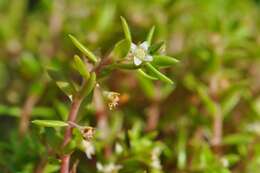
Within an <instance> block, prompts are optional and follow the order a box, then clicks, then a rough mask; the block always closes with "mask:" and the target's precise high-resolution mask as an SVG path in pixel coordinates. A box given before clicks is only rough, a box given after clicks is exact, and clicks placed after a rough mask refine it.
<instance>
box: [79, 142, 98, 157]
mask: <svg viewBox="0 0 260 173" xmlns="http://www.w3.org/2000/svg"><path fill="white" fill-rule="evenodd" d="M82 146H83V148H84V150H85V154H86V156H87V158H88V159H92V155H94V154H95V148H94V146H93V144H92V143H91V142H90V141H87V140H82Z"/></svg>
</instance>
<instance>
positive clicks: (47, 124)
mask: <svg viewBox="0 0 260 173" xmlns="http://www.w3.org/2000/svg"><path fill="white" fill-rule="evenodd" d="M32 123H33V124H36V125H38V126H43V127H66V126H68V125H69V124H68V123H66V122H63V121H57V120H33V121H32Z"/></svg>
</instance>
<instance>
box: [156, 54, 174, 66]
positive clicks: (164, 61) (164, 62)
mask: <svg viewBox="0 0 260 173" xmlns="http://www.w3.org/2000/svg"><path fill="white" fill-rule="evenodd" d="M178 62H179V60H177V59H175V58H173V57H170V56H167V55H153V61H152V64H153V65H157V66H159V67H170V66H172V65H174V64H176V63H178Z"/></svg>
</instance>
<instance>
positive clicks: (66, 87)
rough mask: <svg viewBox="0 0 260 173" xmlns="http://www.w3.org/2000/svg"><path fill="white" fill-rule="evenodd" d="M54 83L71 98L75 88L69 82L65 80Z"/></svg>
mask: <svg viewBox="0 0 260 173" xmlns="http://www.w3.org/2000/svg"><path fill="white" fill-rule="evenodd" d="M56 84H57V86H58V87H59V88H60V89H61V90H62V91H63V92H64V93H65V94H66V95H67V96H68V97H69V98H70V99H72V96H73V95H74V94H75V90H74V88H73V86H72V85H71V84H70V83H68V82H65V81H57V82H56Z"/></svg>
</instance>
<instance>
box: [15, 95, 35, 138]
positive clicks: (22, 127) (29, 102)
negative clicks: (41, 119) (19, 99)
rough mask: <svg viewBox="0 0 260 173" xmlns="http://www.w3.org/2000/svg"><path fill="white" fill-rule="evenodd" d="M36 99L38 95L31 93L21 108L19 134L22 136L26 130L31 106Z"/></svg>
mask: <svg viewBox="0 0 260 173" xmlns="http://www.w3.org/2000/svg"><path fill="white" fill-rule="evenodd" d="M38 100H39V96H38V95H36V94H31V95H29V96H28V97H27V98H26V101H25V103H24V105H23V108H22V112H21V119H20V124H19V134H20V136H21V137H23V136H24V134H25V133H26V132H27V130H28V126H29V121H30V118H31V113H32V110H33V107H34V106H35V104H36V103H37V102H38Z"/></svg>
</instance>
